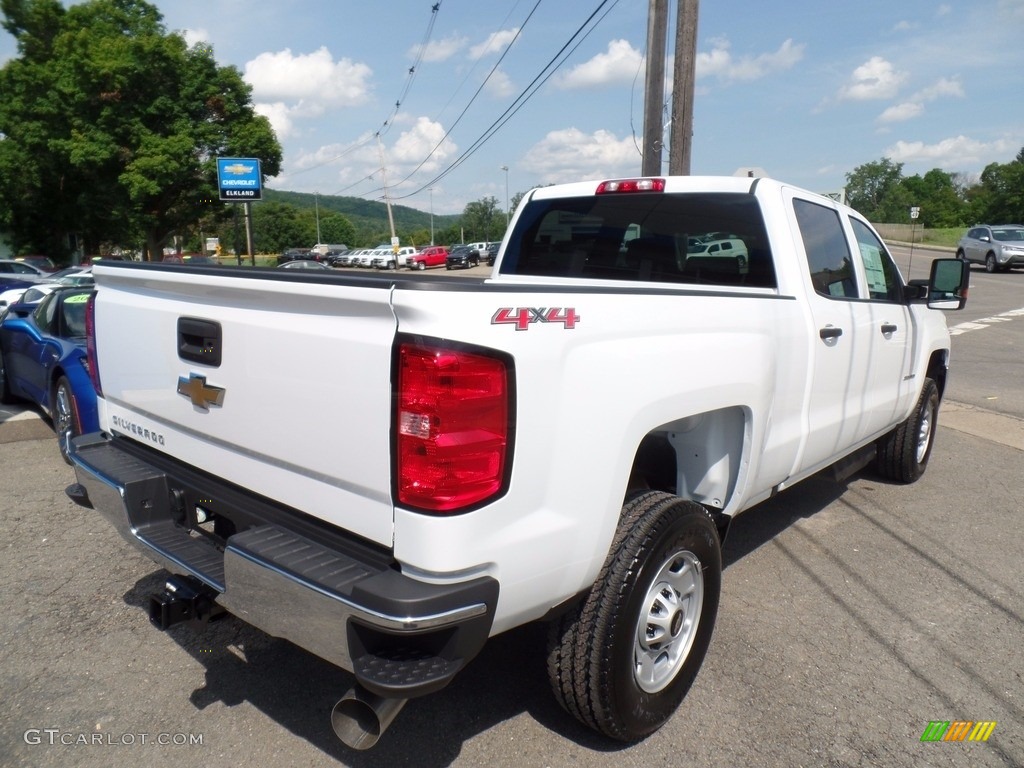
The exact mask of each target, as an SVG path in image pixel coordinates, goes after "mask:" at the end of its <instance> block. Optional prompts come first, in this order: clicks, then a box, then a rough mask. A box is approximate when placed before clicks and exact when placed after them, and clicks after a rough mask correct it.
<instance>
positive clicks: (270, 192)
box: [263, 189, 462, 232]
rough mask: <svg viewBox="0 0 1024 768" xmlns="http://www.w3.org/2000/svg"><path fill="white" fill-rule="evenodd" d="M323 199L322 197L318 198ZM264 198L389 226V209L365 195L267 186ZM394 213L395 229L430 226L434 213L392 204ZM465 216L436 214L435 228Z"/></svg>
mask: <svg viewBox="0 0 1024 768" xmlns="http://www.w3.org/2000/svg"><path fill="white" fill-rule="evenodd" d="M318 198H319V199H318ZM263 199H264V200H268V201H270V202H275V203H288V204H289V205H294V206H295V207H296V208H308V209H310V210H312V209H314V208H315V207H317V205H319V207H320V210H321V211H333V212H335V213H340V214H342V215H344V216H345V217H346V218H348V220H349V221H351V222H352V224H353V225H354V226H355V227H356V228H360V229H370V230H374V229H383V230H387V228H388V208H387V205H385V204H384V203H381V202H378V201H376V200H366V199H364V198H361V197H335V196H332V195H319V196H318V195H314V194H310V193H308V192H284V191H279V190H276V189H264V190H263ZM391 215H392V216H394V219H395V229H397V230H400V231H405V232H408V231H411V230H417V229H430V212H429V211H420V210H417V209H415V208H409V207H408V206H405V205H396V204H395V203H392V204H391ZM461 218H462V217H461V216H458V215H446V216H442V215H440V214H436V213H435V214H434V229H438V230H440V229H444V228H445V227H450V226H454V225H456V224H458V222H459V220H460V219H461Z"/></svg>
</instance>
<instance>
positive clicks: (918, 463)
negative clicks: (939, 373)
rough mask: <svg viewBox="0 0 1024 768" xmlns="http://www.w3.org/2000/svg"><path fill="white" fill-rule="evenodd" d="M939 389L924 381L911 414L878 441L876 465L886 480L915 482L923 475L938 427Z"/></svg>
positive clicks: (931, 381) (930, 382)
mask: <svg viewBox="0 0 1024 768" xmlns="http://www.w3.org/2000/svg"><path fill="white" fill-rule="evenodd" d="M938 416H939V388H938V386H936V384H935V382H934V381H933V380H932V379H925V380H924V387H923V388H922V389H921V396H920V397H918V399H917V405H916V406H915V408H914V412H913V413H912V414H910V417H909V418H908V419H907V420H906V421H904V422H903V423H902V424H900V425H899V426H898V427H896V428H895V429H894V430H893V431H892V432H890V433H889V434H887V435H886V436H885V437H883V438H881V439H880V440H879V441H878V455H877V459H876V463H875V466H876V468H877V470H878V473H879V474H880V475H881V476H882V477H884V478H886V479H887V480H895V481H896V482H898V483H913V482H915V481H916V480H918V478H920V477H921V475H923V474H924V471H925V469H926V468H927V467H928V459H929V457H930V456H931V455H932V446H933V445H934V443H935V430H936V429H937V428H938Z"/></svg>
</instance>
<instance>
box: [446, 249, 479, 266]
mask: <svg viewBox="0 0 1024 768" xmlns="http://www.w3.org/2000/svg"><path fill="white" fill-rule="evenodd" d="M479 264H480V254H479V253H478V252H477V251H475V250H474V249H472V248H470V247H469V246H468V245H456V246H454V247H453V248H451V250H449V251H448V258H447V259H445V261H444V268H445V269H469V268H470V267H475V266H478V265H479Z"/></svg>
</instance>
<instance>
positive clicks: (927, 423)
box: [916, 406, 935, 464]
mask: <svg viewBox="0 0 1024 768" xmlns="http://www.w3.org/2000/svg"><path fill="white" fill-rule="evenodd" d="M934 418H935V410H934V409H933V408H931V407H930V406H929V407H927V408H925V409H924V410H923V411H922V412H921V423H920V424H919V425H918V427H917V456H916V458H917V463H918V464H921V463H923V462H924V458H925V456H927V455H928V446H929V445H931V442H932V426H933V422H934Z"/></svg>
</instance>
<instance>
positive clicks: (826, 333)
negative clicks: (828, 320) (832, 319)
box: [818, 325, 843, 339]
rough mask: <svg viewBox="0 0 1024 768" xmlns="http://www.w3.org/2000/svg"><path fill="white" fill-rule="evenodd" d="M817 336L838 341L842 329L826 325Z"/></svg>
mask: <svg viewBox="0 0 1024 768" xmlns="http://www.w3.org/2000/svg"><path fill="white" fill-rule="evenodd" d="M818 335H819V336H820V337H821V338H822V339H838V338H839V337H840V336H842V335H843V329H842V328H836V327H834V326H831V325H827V326H825V327H824V328H822V329H821V330H819V331H818Z"/></svg>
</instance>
